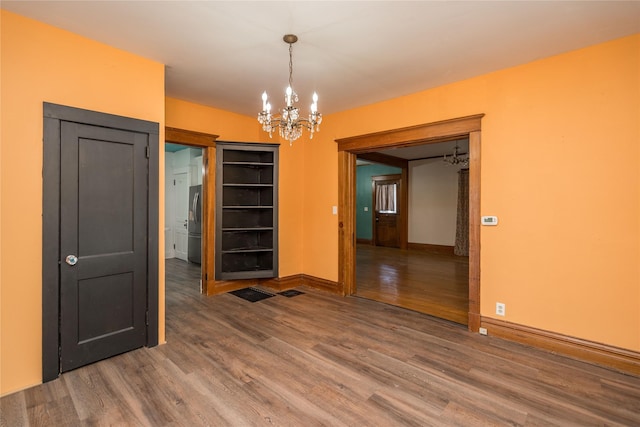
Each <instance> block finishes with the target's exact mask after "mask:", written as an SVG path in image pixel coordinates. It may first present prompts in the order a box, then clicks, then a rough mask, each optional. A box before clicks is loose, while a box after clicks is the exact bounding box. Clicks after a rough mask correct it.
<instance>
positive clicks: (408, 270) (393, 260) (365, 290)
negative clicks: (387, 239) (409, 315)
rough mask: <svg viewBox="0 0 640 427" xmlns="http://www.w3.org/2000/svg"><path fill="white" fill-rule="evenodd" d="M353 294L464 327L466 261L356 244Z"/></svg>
mask: <svg viewBox="0 0 640 427" xmlns="http://www.w3.org/2000/svg"><path fill="white" fill-rule="evenodd" d="M356 295H357V296H359V297H363V298H368V299H372V300H374V301H380V302H384V303H387V304H392V305H397V306H400V307H404V308H408V309H410V310H415V311H419V312H421V313H426V314H430V315H432V316H436V317H439V318H441V319H446V320H451V321H452V322H456V323H460V324H462V325H467V324H468V317H469V315H468V313H469V258H467V257H459V256H454V255H444V254H433V253H429V252H425V251H416V250H401V249H394V248H385V247H381V246H372V245H367V244H359V245H358V246H357V248H356Z"/></svg>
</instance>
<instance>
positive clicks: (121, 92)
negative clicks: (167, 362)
mask: <svg viewBox="0 0 640 427" xmlns="http://www.w3.org/2000/svg"><path fill="white" fill-rule="evenodd" d="M0 13H1V15H0V19H1V27H2V28H1V31H2V33H1V35H2V52H1V60H2V63H1V67H2V68H1V77H0V84H1V87H2V94H1V99H0V102H1V105H2V116H1V118H0V127H1V131H0V132H1V141H2V143H1V144H2V145H1V147H0V152H1V166H0V170H1V172H0V176H1V181H0V182H1V196H2V206H1V216H0V218H1V221H2V222H1V227H2V228H1V229H2V234H1V237H0V248H1V252H0V256H1V260H0V265H2V271H1V279H0V280H1V282H0V286H1V289H0V293H1V295H2V300H1V302H0V304H1V306H0V310H1V317H0V318H1V325H0V340H1V342H0V344H1V345H0V382H1V384H0V394H6V393H8V392H11V391H15V390H18V389H22V388H25V387H28V386H30V385H33V384H38V383H40V382H41V381H42V372H41V371H42V362H41V357H42V346H41V339H42V298H41V293H42V278H41V277H42V268H41V265H42V256H41V253H42V121H43V120H42V115H43V111H42V103H43V101H47V102H53V103H57V104H64V105H69V106H73V107H78V108H86V109H90V110H95V111H101V112H107V113H111V114H118V115H123V116H128V117H135V118H139V119H143V120H150V121H154V122H158V123H160V126H161V129H162V131H161V135H160V138H161V139H163V138H164V137H163V130H164V67H163V65H162V64H159V63H156V62H153V61H150V60H147V59H144V58H141V57H138V56H135V55H132V54H129V53H126V52H123V51H121V50H117V49H114V48H111V47H108V46H105V45H103V44H100V43H97V42H94V41H91V40H88V39H85V38H82V37H79V36H77V35H74V34H71V33H69V32H66V31H62V30H59V29H57V28H54V27H51V26H48V25H44V24H42V23H39V22H37V21H33V20H30V19H26V18H24V17H21V16H19V15H15V14H13V13H10V12H7V11H3V10H2V11H0ZM160 170H164V169H163V168H161V169H160ZM160 182H163V181H162V180H161V181H160ZM160 206H164V200H163V199H162V197H161V200H160ZM160 212H163V210H162V209H161V210H160ZM161 222H162V221H161ZM161 227H163V225H162V223H161ZM161 229H162V228H161ZM163 234H164V233H160V236H161V239H164V237H163ZM163 247H164V241H161V242H160V248H163ZM160 252H161V254H163V251H160ZM160 266H161V270H162V272H161V274H160V282H161V283H160V287H161V291H160V294H161V299H160V307H161V309H162V307H163V306H164V259H161V263H160ZM160 329H161V331H160V332H161V339H164V338H163V337H164V317H163V316H161V322H160Z"/></svg>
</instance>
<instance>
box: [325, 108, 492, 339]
mask: <svg viewBox="0 0 640 427" xmlns="http://www.w3.org/2000/svg"><path fill="white" fill-rule="evenodd" d="M482 117H483V115H475V116H468V117H462V118H459V119H452V120H447V121H442V122H435V123H428V124H424V125H418V126H412V127H409V128H401V129H395V130H390V131H384V132H378V133H373V134H367V135H360V136H355V137H350V138H342V139H338V140H336V142H337V143H338V157H339V167H338V169H339V170H338V175H339V176H338V182H339V183H340V187H339V205H340V206H339V218H338V221H339V224H338V225H339V248H338V250H339V259H340V260H341V262H340V263H339V266H338V276H339V283H340V285H341V287H342V290H343V293H344V294H346V295H351V294H354V293H355V292H356V277H355V268H356V245H355V240H356V239H355V214H356V212H355V205H356V204H355V191H354V188H355V180H356V156H357V155H358V154H361V153H371V152H374V151H379V150H381V149H386V148H394V147H411V146H417V145H422V144H432V143H437V142H443V141H450V140H454V139H458V138H461V137H468V138H469V157H470V159H469V218H470V219H469V267H468V273H469V274H468V277H469V279H468V280H469V290H468V328H469V330H471V331H475V332H477V331H478V328H479V327H480V305H479V300H480V274H479V273H480V223H479V220H480V136H481V119H482Z"/></svg>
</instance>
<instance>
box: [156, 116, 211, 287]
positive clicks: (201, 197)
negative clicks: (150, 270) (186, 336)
mask: <svg viewBox="0 0 640 427" xmlns="http://www.w3.org/2000/svg"><path fill="white" fill-rule="evenodd" d="M217 138H218V136H217V135H212V134H206V133H201V132H194V131H189V130H184V129H176V128H169V127H167V128H165V143H171V144H177V145H179V146H185V147H187V148H189V149H190V151H189V155H188V157H189V158H192V157H193V158H194V159H195V161H193V162H192V161H189V162H188V163H186V166H185V165H182V164H180V167H178V168H176V169H174V170H173V174H172V175H171V176H168V175H167V174H166V173H165V178H166V179H167V181H166V182H165V187H167V186H169V185H177V184H178V183H180V185H181V187H180V189H179V190H176V191H175V192H174V196H175V197H176V198H177V197H180V198H181V199H184V197H185V196H186V202H185V203H183V202H184V200H181V201H179V202H178V201H177V200H174V201H167V203H172V204H173V206H174V207H175V208H176V211H175V215H174V218H171V223H172V224H171V226H170V227H166V228H173V227H175V230H173V231H174V232H173V233H171V234H168V235H167V237H166V238H165V243H166V245H165V257H167V255H168V254H169V255H171V253H172V252H171V251H173V256H175V257H177V258H179V259H183V260H186V261H190V262H191V263H196V264H197V262H198V261H199V263H200V269H201V279H200V283H201V285H200V291H201V293H203V294H205V295H206V294H207V289H208V287H209V283H212V282H213V281H214V277H215V274H214V253H213V248H215V236H214V231H213V230H214V218H213V215H214V212H215V173H214V169H215V155H216V149H215V147H216V144H215V142H216V139H217ZM210 165H213V166H211V167H210ZM182 181H184V182H182ZM166 223H167V222H166ZM178 230H179V231H178ZM166 231H167V230H166ZM171 239H173V241H171ZM189 242H191V245H189ZM173 245H175V247H173ZM198 245H199V248H198V247H196V246H198ZM189 246H191V250H190V249H189ZM196 249H199V250H196ZM185 253H186V257H185ZM173 256H170V257H173Z"/></svg>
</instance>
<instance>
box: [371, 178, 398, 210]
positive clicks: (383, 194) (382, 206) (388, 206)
mask: <svg viewBox="0 0 640 427" xmlns="http://www.w3.org/2000/svg"><path fill="white" fill-rule="evenodd" d="M397 187H398V186H397V184H395V183H394V184H377V185H376V211H377V212H380V213H390V214H394V213H397V209H396V206H397V203H396V197H397V196H396V192H397Z"/></svg>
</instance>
